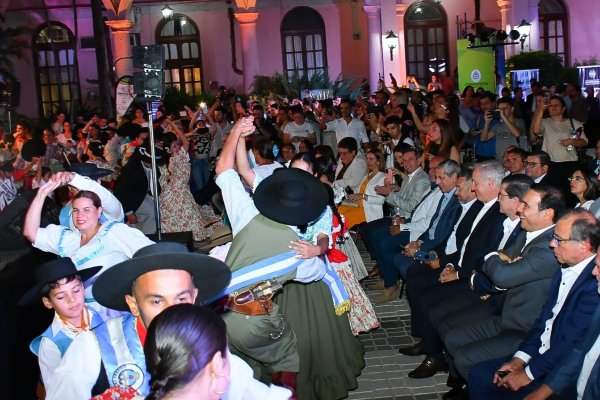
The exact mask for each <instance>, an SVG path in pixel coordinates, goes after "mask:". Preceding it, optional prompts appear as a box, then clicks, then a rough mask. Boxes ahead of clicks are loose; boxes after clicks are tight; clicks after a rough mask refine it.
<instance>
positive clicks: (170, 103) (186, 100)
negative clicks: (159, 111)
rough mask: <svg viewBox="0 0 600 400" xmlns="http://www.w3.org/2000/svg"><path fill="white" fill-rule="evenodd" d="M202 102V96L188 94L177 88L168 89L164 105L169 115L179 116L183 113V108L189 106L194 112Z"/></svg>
mask: <svg viewBox="0 0 600 400" xmlns="http://www.w3.org/2000/svg"><path fill="white" fill-rule="evenodd" d="M201 101H203V99H202V98H201V96H199V95H192V94H189V93H186V92H184V91H183V90H179V89H178V88H176V87H170V88H167V89H166V90H165V95H164V97H163V105H164V107H165V110H166V113H167V115H168V114H176V115H179V111H183V106H188V107H189V108H191V109H192V110H195V109H196V108H198V103H200V102H201Z"/></svg>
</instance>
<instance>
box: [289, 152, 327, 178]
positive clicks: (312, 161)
mask: <svg viewBox="0 0 600 400" xmlns="http://www.w3.org/2000/svg"><path fill="white" fill-rule="evenodd" d="M321 158H322V157H321ZM298 160H301V161H304V162H305V163H307V164H308V166H309V167H310V171H311V174H314V173H315V172H317V167H316V166H317V158H316V157H315V156H314V155H312V154H311V153H298V154H296V155H295V156H294V157H292V159H291V160H290V167H292V168H293V165H294V163H295V162H296V161H298Z"/></svg>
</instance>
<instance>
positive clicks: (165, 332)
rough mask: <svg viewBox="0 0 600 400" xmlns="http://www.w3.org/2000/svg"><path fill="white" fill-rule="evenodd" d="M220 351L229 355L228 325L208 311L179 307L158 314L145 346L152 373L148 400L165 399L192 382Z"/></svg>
mask: <svg viewBox="0 0 600 400" xmlns="http://www.w3.org/2000/svg"><path fill="white" fill-rule="evenodd" d="M218 351H220V352H221V356H222V357H225V355H226V354H227V332H226V327H225V322H223V320H222V319H221V317H219V316H218V315H217V314H216V313H214V312H213V311H211V310H209V309H208V308H204V307H200V306H196V305H193V304H177V305H174V306H171V307H168V308H166V309H165V310H164V311H163V312H161V313H160V314H158V315H157V316H156V317H155V318H154V319H153V320H152V322H151V323H150V326H149V327H148V336H147V337H146V343H145V345H144V354H145V356H146V367H147V369H148V372H149V373H150V376H151V379H150V393H149V394H148V396H147V397H146V400H158V399H162V398H163V397H164V396H166V395H167V394H169V393H172V392H173V391H176V390H179V389H181V388H183V387H184V386H185V385H187V384H188V383H189V382H191V381H192V380H193V379H194V378H195V377H196V375H198V373H199V372H200V371H202V370H203V369H204V368H205V367H206V366H207V365H208V363H209V362H210V361H211V360H212V358H213V357H214V355H215V354H216V353H217V352H218Z"/></svg>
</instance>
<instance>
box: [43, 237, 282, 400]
mask: <svg viewBox="0 0 600 400" xmlns="http://www.w3.org/2000/svg"><path fill="white" fill-rule="evenodd" d="M230 279H231V272H230V271H229V268H227V266H226V265H225V264H224V263H222V262H221V261H219V260H216V259H214V258H212V257H208V256H206V255H203V254H198V253H190V252H188V250H187V248H186V247H185V246H184V245H181V244H179V243H169V242H161V243H157V244H153V245H150V246H147V247H144V248H142V249H140V250H138V251H137V252H136V253H135V254H134V255H133V257H132V258H131V259H130V260H127V261H124V262H122V263H120V264H117V265H115V266H114V267H112V268H111V269H109V270H108V271H106V272H104V273H102V274H101V275H100V276H99V277H98V279H97V280H96V282H95V283H94V289H93V294H94V296H95V298H96V299H97V300H98V302H100V304H102V305H104V306H106V307H110V308H112V309H115V310H119V311H125V312H126V313H125V314H124V315H123V316H122V317H119V318H114V319H111V320H108V321H106V322H105V323H103V324H101V325H100V326H98V327H96V328H94V330H93V332H85V333H84V334H81V335H79V336H78V337H77V338H76V339H75V340H74V341H73V344H72V346H71V348H70V349H69V352H68V353H67V354H66V355H65V357H64V359H63V362H62V363H61V365H60V366H59V367H58V368H57V369H56V379H55V382H54V383H53V385H52V386H51V387H49V388H47V396H46V400H54V399H60V400H62V399H66V398H69V399H71V398H72V399H88V398H90V396H91V395H97V394H99V393H102V392H104V391H105V390H106V389H108V388H109V387H114V386H130V387H132V388H133V389H135V390H137V391H138V392H139V393H141V394H142V395H147V394H148V391H149V388H150V385H151V384H152V381H151V377H150V375H149V374H148V372H147V371H146V361H145V358H144V352H143V346H144V343H145V339H146V329H147V327H148V326H149V324H150V323H151V322H152V320H153V319H154V317H155V316H156V315H158V314H159V313H160V312H161V311H162V310H164V309H166V308H168V307H170V306H172V305H175V304H181V303H196V304H200V305H202V304H208V303H210V302H211V301H213V300H215V299H216V298H218V297H219V296H220V295H221V293H222V292H223V289H224V288H225V287H226V286H227V284H228V283H229V280H230ZM129 312H131V313H129ZM227 358H228V360H229V363H230V366H231V376H232V377H234V379H232V380H231V381H230V385H229V387H228V389H227V392H226V393H224V398H227V399H230V400H241V399H250V398H260V399H265V400H277V399H288V398H289V395H290V393H289V392H288V391H287V390H284V389H282V388H277V387H273V386H271V387H268V386H266V385H264V384H262V383H260V382H258V381H256V380H254V379H253V378H252V370H251V369H250V368H249V367H248V366H247V365H245V364H244V363H243V361H242V360H241V359H239V358H238V357H235V356H234V355H232V354H229V353H228V354H227ZM200 397H201V396H200ZM200 397H199V398H200Z"/></svg>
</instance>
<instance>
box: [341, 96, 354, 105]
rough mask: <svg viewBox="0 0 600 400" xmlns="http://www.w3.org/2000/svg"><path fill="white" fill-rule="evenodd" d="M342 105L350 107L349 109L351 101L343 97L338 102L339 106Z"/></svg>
mask: <svg viewBox="0 0 600 400" xmlns="http://www.w3.org/2000/svg"><path fill="white" fill-rule="evenodd" d="M343 103H346V104H348V105H350V107H352V100H350V99H349V98H348V97H343V98H342V99H341V100H340V103H339V105H340V106H341V105H342V104H343Z"/></svg>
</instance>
